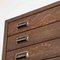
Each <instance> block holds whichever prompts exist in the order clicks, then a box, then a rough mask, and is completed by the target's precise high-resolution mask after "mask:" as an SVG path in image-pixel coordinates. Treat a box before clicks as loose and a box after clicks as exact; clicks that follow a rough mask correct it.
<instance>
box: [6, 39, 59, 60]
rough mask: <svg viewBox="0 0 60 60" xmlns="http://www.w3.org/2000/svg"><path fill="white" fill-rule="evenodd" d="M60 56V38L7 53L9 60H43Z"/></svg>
mask: <svg viewBox="0 0 60 60" xmlns="http://www.w3.org/2000/svg"><path fill="white" fill-rule="evenodd" d="M59 55H60V38H58V39H55V40H50V41H46V42H43V43H39V44H35V45H32V46H28V47H24V48H21V49H18V50H14V51H10V52H7V60H8V59H9V60H18V59H20V60H33V59H34V60H40V59H41V60H42V59H47V58H51V57H55V56H59Z"/></svg>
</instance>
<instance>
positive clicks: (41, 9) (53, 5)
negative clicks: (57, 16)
mask: <svg viewBox="0 0 60 60" xmlns="http://www.w3.org/2000/svg"><path fill="white" fill-rule="evenodd" d="M59 5H60V1H57V2H55V3H52V4H49V5H47V6H44V7H42V8H38V9H36V10H33V11H30V12H27V13H24V14H22V15H19V16H15V17H12V18H9V19H7V20H6V21H5V22H6V23H9V22H13V21H15V20H17V19H22V18H25V17H28V16H31V15H34V14H37V13H39V12H43V11H46V10H48V9H51V8H54V7H56V6H59Z"/></svg>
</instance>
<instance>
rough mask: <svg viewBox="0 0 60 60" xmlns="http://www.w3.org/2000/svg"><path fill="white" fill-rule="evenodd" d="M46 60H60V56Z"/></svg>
mask: <svg viewBox="0 0 60 60" xmlns="http://www.w3.org/2000/svg"><path fill="white" fill-rule="evenodd" d="M44 60H60V56H57V57H53V58H48V59H44Z"/></svg>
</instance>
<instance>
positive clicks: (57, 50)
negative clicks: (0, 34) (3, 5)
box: [2, 1, 60, 60]
mask: <svg viewBox="0 0 60 60" xmlns="http://www.w3.org/2000/svg"><path fill="white" fill-rule="evenodd" d="M33 59H34V60H60V1H58V2H56V3H53V4H50V5H48V6H45V7H42V8H40V9H37V10H34V11H31V12H28V13H26V14H23V15H21V16H17V17H14V18H11V19H8V20H6V22H5V33H4V45H3V56H2V60H33Z"/></svg>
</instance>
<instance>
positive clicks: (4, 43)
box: [2, 22, 8, 60]
mask: <svg viewBox="0 0 60 60" xmlns="http://www.w3.org/2000/svg"><path fill="white" fill-rule="evenodd" d="M7 26H8V23H7V22H5V30H4V42H3V53H2V60H6V49H7V31H8V27H7Z"/></svg>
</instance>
